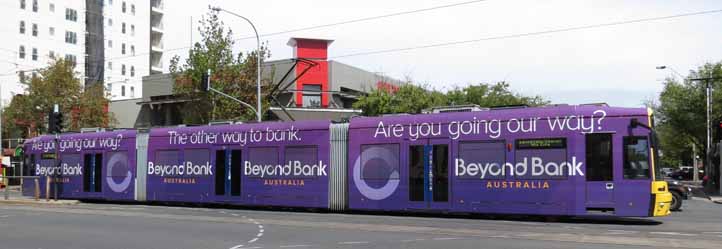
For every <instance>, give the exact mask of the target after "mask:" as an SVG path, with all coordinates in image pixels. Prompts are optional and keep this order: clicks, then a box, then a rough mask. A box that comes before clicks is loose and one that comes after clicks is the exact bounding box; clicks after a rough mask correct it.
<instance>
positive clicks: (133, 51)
mask: <svg viewBox="0 0 722 249" xmlns="http://www.w3.org/2000/svg"><path fill="white" fill-rule="evenodd" d="M130 55H135V46H133V45H130Z"/></svg>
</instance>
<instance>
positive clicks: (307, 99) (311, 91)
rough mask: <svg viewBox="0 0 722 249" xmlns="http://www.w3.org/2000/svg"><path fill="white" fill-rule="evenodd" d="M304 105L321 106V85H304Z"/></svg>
mask: <svg viewBox="0 0 722 249" xmlns="http://www.w3.org/2000/svg"><path fill="white" fill-rule="evenodd" d="M303 107H321V85H307V84H305V85H303Z"/></svg>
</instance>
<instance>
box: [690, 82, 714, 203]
mask: <svg viewBox="0 0 722 249" xmlns="http://www.w3.org/2000/svg"><path fill="white" fill-rule="evenodd" d="M720 79H722V77H713V76H712V72H710V76H709V77H705V78H692V79H689V81H704V82H705V95H706V101H707V103H706V106H707V122H706V126H707V127H705V130H707V144H706V146H707V148H706V151H705V161H704V170H705V175H707V177H708V178H712V177H714V176H715V175H714V174H712V171H713V170H715V168H714V167H712V158H711V156H712V153H711V151H710V150H711V147H712V136H711V135H712V123H711V119H710V116H711V115H712V83H713V82H712V81H714V80H720ZM719 166H720V167H722V165H719ZM710 180H715V181H717V185H718V188H719V189H716V191H719V192H720V193H722V169H720V172H719V173H718V175H717V179H710ZM712 187H714V186H712Z"/></svg>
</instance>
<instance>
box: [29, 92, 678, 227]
mask: <svg viewBox="0 0 722 249" xmlns="http://www.w3.org/2000/svg"><path fill="white" fill-rule="evenodd" d="M55 144H58V146H59V147H58V150H57V157H56V154H55ZM25 146H26V151H27V154H26V155H25V160H26V165H33V166H32V167H28V168H31V170H30V172H28V173H30V174H32V175H41V176H52V177H49V178H52V179H55V181H56V182H54V184H52V185H51V186H49V187H51V188H57V189H58V191H59V196H60V198H72V199H105V200H113V201H154V202H190V203H226V204H232V205H242V206H278V207H299V208H321V209H329V210H335V211H344V210H373V211H397V212H445V213H499V214H539V215H572V216H583V215H590V214H596V213H599V212H604V213H606V214H611V215H615V216H632V217H653V216H665V215H668V214H669V204H670V202H671V195H670V194H669V192H668V191H667V186H666V182H664V181H662V180H661V177H660V176H659V173H658V172H659V170H658V169H657V168H656V167H655V163H654V162H655V159H656V154H657V148H658V146H657V143H656V136H655V133H654V130H653V129H652V113H651V110H648V109H644V108H619V107H608V106H606V105H604V106H602V105H579V106H568V105H563V106H547V107H535V108H513V109H487V110H482V111H473V112H449V113H438V114H422V115H394V116H384V117H359V118H353V119H351V120H350V121H349V122H348V123H331V122H329V121H303V122H264V123H252V124H228V125H209V126H194V127H166V128H154V129H151V130H150V131H147V132H141V131H132V130H128V131H110V132H92V133H80V134H63V135H60V136H59V139H58V141H57V142H55V140H54V138H53V137H51V136H42V137H38V138H34V139H30V140H28V141H27V142H26V144H25ZM56 158H57V160H56ZM41 182H42V183H43V184H45V182H44V181H41ZM26 187H30V186H29V185H28V184H27V183H26ZM42 188H43V189H45V186H44V185H43V187H42ZM26 189H29V188H26ZM53 190H54V189H53ZM26 194H30V193H29V192H28V191H26Z"/></svg>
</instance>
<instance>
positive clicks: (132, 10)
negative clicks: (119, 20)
mask: <svg viewBox="0 0 722 249" xmlns="http://www.w3.org/2000/svg"><path fill="white" fill-rule="evenodd" d="M130 13H131V14H133V15H135V4H131V5H130Z"/></svg>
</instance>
